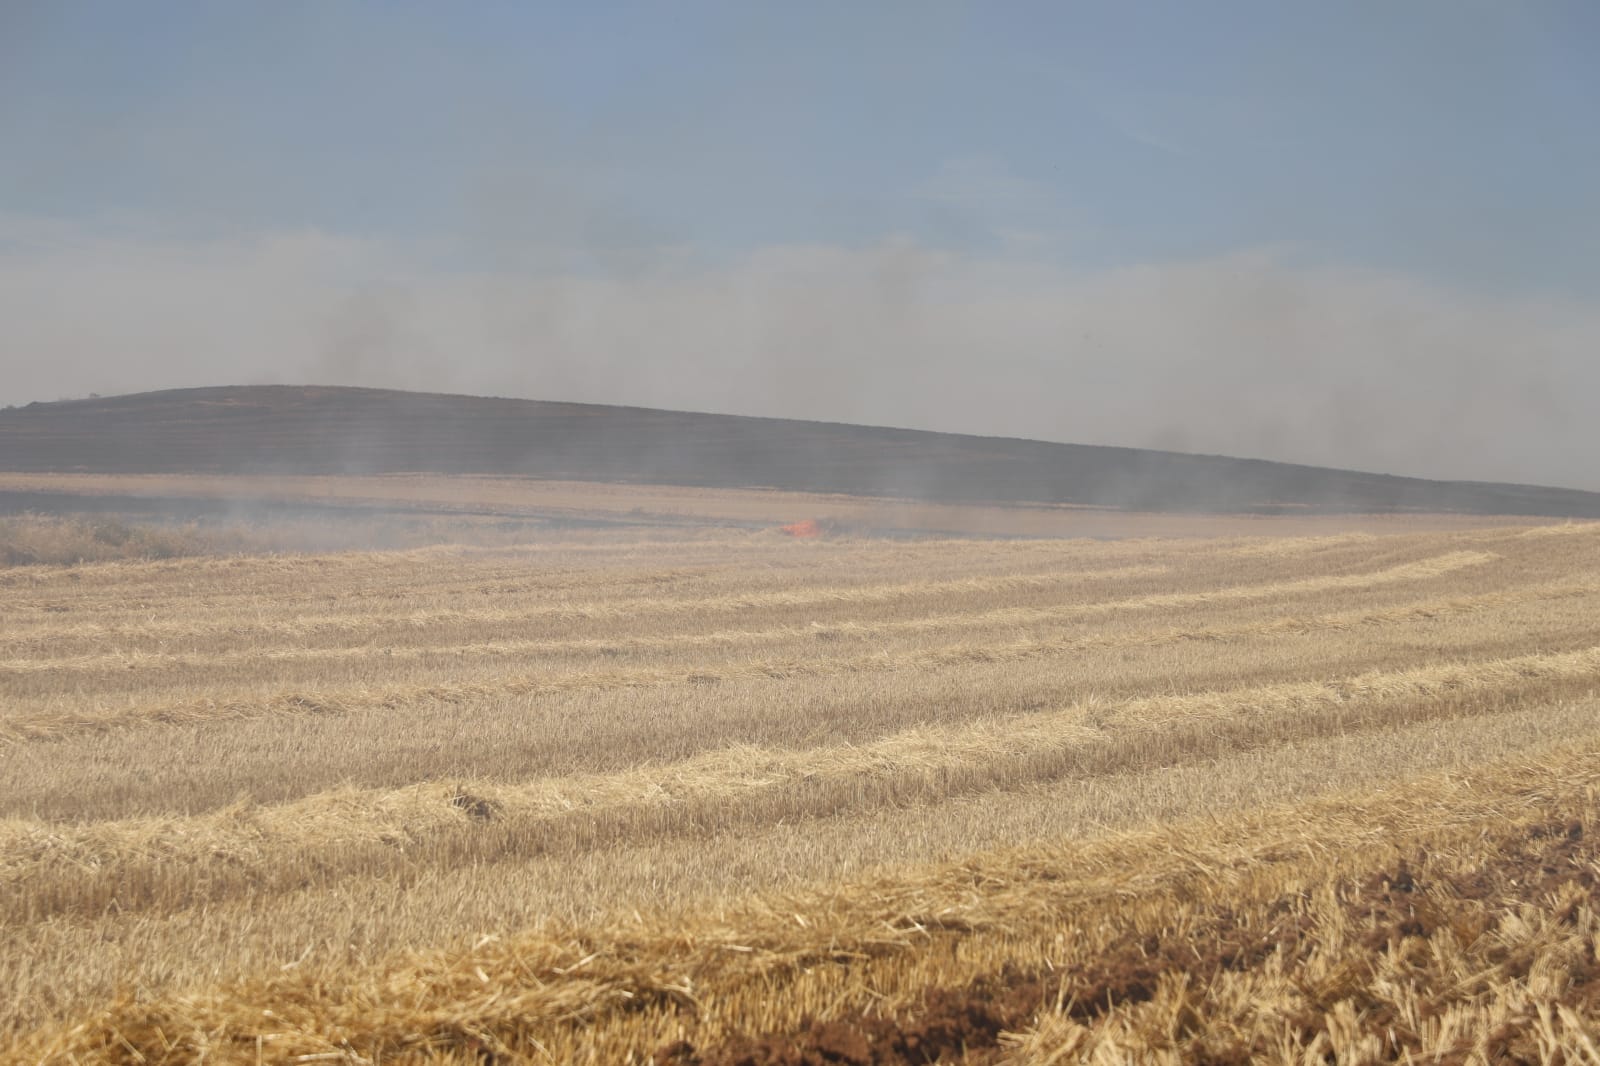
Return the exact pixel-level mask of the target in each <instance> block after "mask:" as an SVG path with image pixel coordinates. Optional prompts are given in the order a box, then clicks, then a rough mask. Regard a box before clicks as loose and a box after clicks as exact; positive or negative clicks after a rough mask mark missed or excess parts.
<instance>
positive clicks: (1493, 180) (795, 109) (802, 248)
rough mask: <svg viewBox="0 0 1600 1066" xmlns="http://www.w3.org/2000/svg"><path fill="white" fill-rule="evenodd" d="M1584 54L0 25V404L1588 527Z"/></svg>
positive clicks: (1203, 7)
mask: <svg viewBox="0 0 1600 1066" xmlns="http://www.w3.org/2000/svg"><path fill="white" fill-rule="evenodd" d="M1596 55H1600V6H1597V5H1593V4H1588V3H1576V2H1575V3H1538V2H1529V3H1499V2H1496V3H1473V2H1465V0H1463V2H1449V3H1445V2H1414V3H1401V2H1386V3H1376V2H1373V3H1366V2H1349V3H1331V2H1330V3H1298V2H1296V3H1236V2H1228V3H1215V4H1195V3H1066V2H1057V3H982V4H977V3H974V4H960V3H936V2H930V3H870V4H863V3H850V4H846V3H812V4H746V3H633V4H587V3H586V4H562V5H555V4H548V5H538V4H526V3H503V4H495V3H475V4H449V5H447V4H423V3H415V4H402V3H391V4H376V3H372V4H360V3H304V4H296V3H257V4H245V3H189V4H173V3H142V4H124V3H100V4H85V3H71V2H48V3H47V2H40V3H33V4H30V3H27V2H22V3H17V2H15V0H0V144H3V145H4V149H3V151H0V219H3V220H4V221H3V223H0V278H3V279H9V280H10V281H11V282H12V283H14V284H13V285H12V289H13V293H14V294H15V293H26V294H27V297H26V301H25V302H24V298H23V297H22V296H20V295H14V296H13V300H14V301H15V302H16V305H17V306H15V307H14V308H7V307H0V310H8V311H13V312H14V314H8V315H7V321H8V322H9V324H0V370H3V371H5V375H4V377H5V378H6V379H9V384H7V383H6V382H5V381H4V380H0V402H16V401H18V400H24V401H25V400H28V399H34V398H39V396H40V395H43V397H44V398H54V395H56V394H62V395H70V394H76V393H81V392H83V391H89V390H90V389H94V390H95V391H102V392H107V391H126V390H130V389H135V388H142V387H157V386H167V385H174V384H187V383H191V380H190V379H193V378H196V377H204V378H206V380H207V381H214V382H220V381H232V380H267V379H275V378H281V379H288V378H306V377H324V378H336V379H340V380H349V381H352V382H357V381H359V382H370V383H374V384H395V385H402V386H408V387H419V388H420V387H427V388H435V387H437V388H447V387H449V388H460V389H463V390H465V391H502V392H513V393H516V394H521V395H535V396H542V395H551V396H552V398H575V399H587V400H596V401H601V402H605V401H611V400H615V401H618V402H646V403H649V402H660V403H663V404H666V405H671V406H687V407H700V408H707V407H710V408H717V409H736V410H741V411H748V412H750V413H770V414H793V415H799V416H802V417H836V418H847V419H852V420H863V421H880V422H900V423H909V424H918V425H926V426H928V427H929V428H949V429H959V430H971V431H977V432H1018V433H1024V434H1026V435H1031V436H1041V437H1048V438H1052V439H1068V440H1081V439H1091V438H1092V439H1094V440H1096V441H1098V442H1104V443H1127V444H1150V443H1156V444H1167V445H1170V446H1181V447H1189V448H1194V449H1197V450H1219V451H1246V452H1251V453H1261V452H1271V453H1272V454H1268V455H1267V457H1272V458H1294V459H1301V460H1304V461H1313V462H1332V463H1339V464H1341V465H1367V466H1377V467H1379V468H1383V469H1394V470H1397V471H1405V472H1417V473H1438V474H1444V475H1448V476H1476V475H1479V474H1481V476H1485V477H1501V476H1504V477H1518V478H1528V479H1533V480H1565V481H1569V482H1570V481H1573V480H1574V479H1575V478H1577V479H1580V480H1581V479H1583V478H1585V477H1587V481H1588V484H1589V485H1590V486H1591V487H1596V488H1600V483H1597V482H1596V481H1595V476H1594V475H1585V474H1584V470H1586V468H1587V464H1584V465H1582V466H1580V464H1578V463H1577V462H1575V461H1571V459H1570V456H1571V453H1572V452H1573V450H1574V449H1577V448H1582V447H1586V446H1588V445H1589V444H1590V443H1591V442H1590V441H1589V438H1588V436H1586V435H1585V428H1584V426H1585V423H1586V421H1587V419H1586V412H1585V411H1583V410H1582V409H1581V408H1580V406H1579V405H1578V403H1577V401H1576V400H1575V399H1574V398H1573V396H1574V390H1580V389H1587V388H1589V387H1590V386H1593V385H1597V384H1600V381H1597V380H1596V378H1595V372H1594V370H1593V368H1592V363H1593V361H1594V360H1593V359H1592V357H1591V356H1590V355H1589V354H1588V353H1589V352H1590V351H1592V349H1591V348H1589V347H1588V345H1589V343H1590V341H1591V340H1593V339H1594V338H1593V336H1592V335H1591V334H1590V333H1589V332H1588V331H1589V330H1590V329H1591V328H1593V326H1594V308H1595V305H1596V300H1597V298H1600V254H1597V253H1600V210H1596V206H1597V203H1596V196H1595V193H1594V190H1595V189H1600V135H1597V133H1596V130H1597V128H1600V124H1597V123H1596V121H1595V118H1594V116H1595V114H1596V113H1597V105H1600V64H1597V63H1595V62H1594V57H1595V56H1596ZM163 279H165V280H163ZM163 284H164V285H165V286H166V288H161V286H162V285H163ZM185 286H188V287H189V288H190V289H191V290H194V291H200V290H204V291H205V292H206V293H208V294H209V295H207V296H206V297H205V299H204V300H203V301H202V302H203V304H204V306H201V307H195V308H192V309H189V310H187V311H184V310H183V309H182V308H183V304H182V301H181V300H180V299H179V298H178V296H177V294H178V293H179V292H180V291H182V290H183V288H184V287H185ZM142 287H149V291H148V292H146V291H145V289H144V288H142ZM863 287H865V289H866V290H870V293H871V299H868V300H864V301H863V299H861V298H860V297H859V291H860V290H862V289H863ZM68 290H70V291H71V294H72V298H71V300H70V301H68V300H67V299H66V298H65V294H66V292H67V291H68ZM836 290H837V291H836ZM853 293H854V294H855V295H852V294H853ZM41 294H43V295H44V296H45V297H46V298H45V299H43V300H41ZM141 294H143V295H141ZM51 296H54V297H57V298H59V299H58V300H52V299H50V298H48V297H51ZM3 300H4V295H3V294H0V301H3ZM674 301H676V302H674ZM41 303H43V304H45V305H53V304H59V306H45V307H43V309H41V306H40V305H41ZM69 303H70V306H68V304H69ZM1108 304H1111V305H1116V306H1119V307H1121V308H1122V315H1121V317H1120V318H1119V317H1117V316H1116V315H1112V314H1111V313H1110V312H1109V311H1107V310H1106V307H1107V306H1108ZM141 306H145V307H147V308H150V309H151V310H149V311H148V313H147V314H145V316H144V317H141V313H140V307H141ZM217 306H225V307H227V308H229V310H230V313H231V314H232V316H233V319H234V320H235V321H239V320H244V321H249V322H251V323H253V326H252V332H253V333H254V334H255V337H256V339H255V340H251V339H250V338H241V337H236V338H233V339H230V338H229V336H228V334H227V331H226V330H225V328H224V324H223V323H221V322H215V323H211V324H210V325H207V324H206V323H204V322H202V321H199V320H200V319H203V318H204V317H205V316H206V314H208V313H211V312H210V311H209V310H208V309H209V308H215V307H217ZM808 306H815V307H818V308H832V313H833V314H834V316H835V319H834V321H835V323H836V325H835V326H834V327H833V328H831V329H829V328H824V326H825V325H826V324H824V325H818V324H817V323H813V322H810V321H809V320H807V316H806V310H805V309H806V308H807V307H808ZM529 307H532V308H534V313H532V314H531V317H529V314H528V313H527V308H529ZM952 307H960V308H964V309H966V310H965V312H964V316H963V317H962V318H961V319H960V322H959V323H952V322H949V321H943V320H941V319H940V318H939V315H940V314H945V313H950V312H949V309H950V308H952ZM640 308H646V309H649V310H648V313H645V312H641V311H640ZM154 309H160V315H157V313H156V311H155V310H154ZM541 309H542V310H541ZM1063 309H1066V310H1063ZM819 313H821V312H819ZM15 314H21V315H23V316H24V319H25V320H24V321H22V322H20V323H19V322H18V321H17V320H16V318H15V317H14V315H15ZM175 314H188V315H191V316H193V317H194V318H195V319H196V321H194V322H190V323H177V324H175V323H174V322H173V321H172V318H173V316H174V315H175ZM707 314H711V315H717V314H721V315H725V316H726V317H727V319H728V320H729V321H730V322H736V323H737V322H743V323H744V325H743V326H738V327H737V328H736V327H734V326H725V325H721V324H719V325H716V326H714V327H708V326H706V325H705V324H704V323H703V322H702V321H701V318H702V316H704V315H707ZM1163 315H1169V316H1170V317H1171V322H1170V324H1169V330H1168V331H1167V332H1166V333H1160V332H1157V333H1154V334H1153V333H1151V331H1150V329H1149V321H1148V320H1149V319H1150V318H1151V317H1152V316H1154V317H1158V318H1159V317H1162V316H1163ZM86 316H87V317H88V318H90V319H94V320H96V321H98V322H99V323H100V325H99V326H98V327H93V326H92V325H85V324H84V322H83V321H82V319H83V318H85V317H86ZM1051 316H1054V317H1051ZM468 319H470V321H468ZM1047 320H1048V321H1047ZM1019 321H1021V322H1022V325H1020V326H1019ZM552 322H555V323H556V324H555V325H552V324H551V323H552ZM1264 322H1265V323H1267V326H1268V327H1270V328H1266V327H1264V326H1263V323H1264ZM619 323H620V324H619ZM838 323H847V324H848V325H849V327H850V332H848V333H847V332H845V331H844V329H843V327H842V326H839V325H837V324H838ZM1028 323H1032V324H1031V325H1028ZM1273 323H1277V324H1276V325H1272V324H1273ZM1341 324H1342V325H1341ZM1330 328H1336V329H1340V330H1344V329H1348V330H1350V332H1348V333H1346V334H1341V335H1340V336H1338V337H1336V338H1334V339H1333V341H1330V340H1329V339H1328V338H1326V337H1323V336H1321V332H1326V331H1327V330H1328V329H1330ZM96 329H99V330H100V332H96ZM1311 329H1315V330H1317V331H1321V332H1319V334H1318V336H1317V337H1316V338H1312V340H1314V343H1311V342H1308V338H1307V336H1306V334H1307V331H1308V330H1311ZM708 330H709V332H708ZM1230 330H1231V331H1232V332H1231V333H1230ZM792 334H798V335H800V336H803V337H808V338H810V343H811V344H812V350H813V352H814V355H812V356H808V355H807V354H806V352H805V351H803V350H802V349H801V347H799V346H797V344H796V342H793V341H792V340H791V339H789V338H790V335H792ZM930 335H931V336H932V338H933V339H934V340H937V339H939V338H948V337H949V336H952V335H957V336H960V337H961V338H962V339H963V342H964V343H965V344H967V345H968V348H967V349H964V350H963V349H958V348H955V347H953V346H951V345H950V344H948V343H945V344H944V345H943V346H942V347H941V346H940V345H939V344H930ZM263 336H265V337H271V338H272V339H273V341H274V343H276V344H277V345H278V347H277V348H275V349H273V350H271V351H269V350H267V349H265V348H263V347H261V346H260V343H259V338H261V337H263ZM352 336H354V337H357V338H360V340H359V342H352V341H351V340H350V337H352ZM1235 337H1236V342H1235ZM775 338H776V339H775ZM1474 338H1476V340H1475V341H1473V339H1474ZM1484 338H1493V339H1494V343H1496V344H1499V345H1502V346H1503V347H1505V348H1515V349H1517V350H1503V351H1502V350H1497V349H1491V348H1488V347H1486V346H1485V345H1486V344H1487V343H1488V342H1487V341H1486V340H1484ZM1468 341H1473V343H1467V342H1468ZM1302 342H1305V343H1302ZM1335 342H1337V343H1335ZM651 343H655V344H656V345H657V350H656V352H655V353H653V354H652V353H651V352H649V351H646V350H645V349H647V348H648V347H649V345H650V344H651ZM719 345H721V346H722V347H723V348H724V349H725V350H717V351H710V350H711V349H715V348H717V347H718V346H719ZM352 346H353V347H354V349H355V353H354V354H353V355H352V354H351V349H352ZM1354 346H1359V347H1360V350H1359V351H1356V350H1354ZM933 349H938V350H937V351H934V350H933ZM706 351H710V354H707V355H705V356H704V357H703V361H697V360H699V359H700V357H697V356H696V355H695V354H694V353H696V352H706ZM963 351H965V355H963ZM812 359H814V362H815V367H814V368H812V369H813V370H814V371H815V372H814V373H813V372H811V370H807V369H804V368H796V367H795V365H794V363H795V361H796V360H799V361H800V362H801V363H806V362H807V361H808V360H812ZM1441 375H1443V376H1445V377H1447V378H1448V377H1452V376H1453V377H1457V378H1460V377H1463V376H1465V377H1467V378H1468V379H1470V380H1469V385H1470V384H1471V383H1474V382H1481V383H1482V390H1483V395H1481V396H1480V395H1478V393H1477V392H1476V391H1474V388H1475V386H1474V387H1470V388H1469V387H1467V386H1463V385H1462V384H1461V383H1460V382H1455V383H1453V384H1449V385H1448V387H1446V388H1443V389H1442V390H1436V391H1433V392H1430V388H1431V386H1430V384H1429V383H1430V382H1433V383H1435V384H1437V382H1438V381H1439V378H1440V376H1441ZM908 376H909V377H915V378H917V379H921V380H923V382H924V383H923V384H922V385H920V386H913V387H909V388H902V389H897V388H896V381H897V380H898V381H901V382H904V381H905V380H906V379H907V377H908ZM697 378H703V379H709V382H708V384H706V385H705V387H704V388H702V389H701V390H700V391H696V389H695V388H694V387H693V383H694V379H697ZM1385 380H1388V381H1389V385H1387V386H1385V385H1384V384H1383V383H1384V381H1385ZM819 381H820V382H822V383H823V384H822V385H818V382H819ZM1174 381H1183V382H1187V384H1186V385H1185V387H1184V388H1183V389H1181V390H1179V389H1175V387H1174V386H1173V384H1172V383H1173V382H1174ZM1040 382H1042V383H1043V384H1045V385H1046V386H1047V387H1045V388H1043V389H1041V388H1039V387H1038V384H1037V383H1040ZM1219 382H1220V383H1219ZM1229 382H1231V383H1232V387H1229V384H1228V383H1229ZM802 385H803V386H805V387H799V386H802ZM1199 385H1207V387H1208V388H1209V389H1210V391H1209V392H1207V394H1206V395H1207V402H1208V406H1211V407H1219V408H1220V409H1218V410H1214V411H1207V412H1197V411H1195V410H1192V409H1186V405H1190V404H1191V401H1192V400H1193V398H1194V396H1195V392H1196V388H1197V387H1198V386H1199ZM97 386H98V387H97ZM1385 387H1387V388H1389V391H1391V392H1397V393H1398V395H1399V397H1400V399H1396V398H1394V397H1390V398H1388V399H1385V398H1384V397H1382V396H1371V397H1370V398H1366V397H1368V394H1370V393H1375V392H1378V391H1381V390H1382V389H1384V388H1385ZM1085 388H1099V389H1100V390H1102V395H1103V396H1105V397H1106V400H1105V402H1104V403H1103V404H1100V405H1095V404H1092V403H1090V402H1089V401H1088V400H1086V399H1082V398H1079V399H1076V400H1072V401H1068V400H1065V399H1061V398H1060V397H1063V396H1067V395H1073V396H1077V395H1078V394H1079V393H1080V391H1081V390H1083V389H1085ZM1008 390H1015V391H1008ZM906 391H909V392H910V393H912V395H910V396H905V395H901V393H902V392H906ZM1202 391H1205V390H1204V389H1202ZM554 393H561V394H562V395H561V396H555V395H553V394H554ZM1051 396H1053V397H1057V398H1056V399H1053V400H1052V399H1046V398H1042V397H1051ZM1497 397H1498V398H1499V402H1500V403H1502V404H1508V405H1510V404H1513V403H1514V404H1515V405H1516V410H1515V411H1513V412H1510V413H1508V414H1507V415H1506V416H1505V419H1504V422H1505V429H1504V430H1503V431H1496V430H1495V429H1494V428H1493V427H1480V428H1479V429H1477V430H1475V431H1474V433H1475V434H1476V435H1475V436H1474V437H1473V439H1472V440H1471V441H1467V440H1465V439H1461V435H1462V434H1463V433H1464V432H1465V431H1464V430H1463V429H1462V427H1461V425H1460V423H1461V421H1462V419H1463V418H1467V417H1471V418H1473V419H1481V418H1483V417H1485V413H1486V412H1488V411H1490V410H1491V409H1492V408H1493V407H1494V403H1495V402H1496V398H1497ZM1508 397H1510V399H1508ZM1401 399H1403V400H1404V401H1405V403H1407V404H1409V405H1410V408H1409V409H1410V410H1412V411H1413V414H1412V415H1411V416H1410V420H1411V421H1412V422H1414V423H1416V422H1420V424H1421V425H1422V426H1423V427H1425V429H1426V431H1427V432H1426V433H1424V432H1421V431H1419V430H1418V429H1417V427H1416V425H1411V426H1403V425H1398V424H1395V423H1397V422H1399V421H1402V420H1403V416H1402V415H1401V414H1400V411H1401V408H1400V407H1399V406H1398V405H1399V404H1400V402H1401ZM1295 403H1298V404H1301V405H1302V406H1303V407H1304V408H1305V413H1304V416H1303V417H1301V418H1288V417H1285V416H1284V414H1283V411H1282V408H1283V405H1284V404H1295ZM1419 408H1420V409H1419ZM1107 409H1109V413H1108V410H1107ZM1318 412H1321V413H1320V414H1319V413H1318ZM1302 423H1304V424H1303V425H1302ZM1540 424H1548V425H1549V426H1551V427H1554V428H1551V429H1549V430H1547V435H1548V436H1549V438H1550V439H1549V443H1548V445H1547V446H1546V447H1544V448H1543V449H1541V448H1538V447H1532V450H1531V451H1530V445H1529V443H1528V442H1527V440H1526V435H1527V434H1528V433H1529V432H1531V431H1532V428H1533V427H1534V426H1537V425H1540ZM1429 433H1431V434H1432V436H1428V434H1429ZM1374 434H1376V437H1374ZM1513 434H1515V435H1516V437H1517V441H1516V443H1515V445H1511V444H1508V443H1506V442H1507V441H1508V440H1509V439H1510V438H1511V436H1512V435H1513ZM1441 435H1442V436H1441ZM1592 443H1600V441H1597V442H1592ZM1463 449H1465V450H1463ZM1564 457H1565V458H1564Z"/></svg>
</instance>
